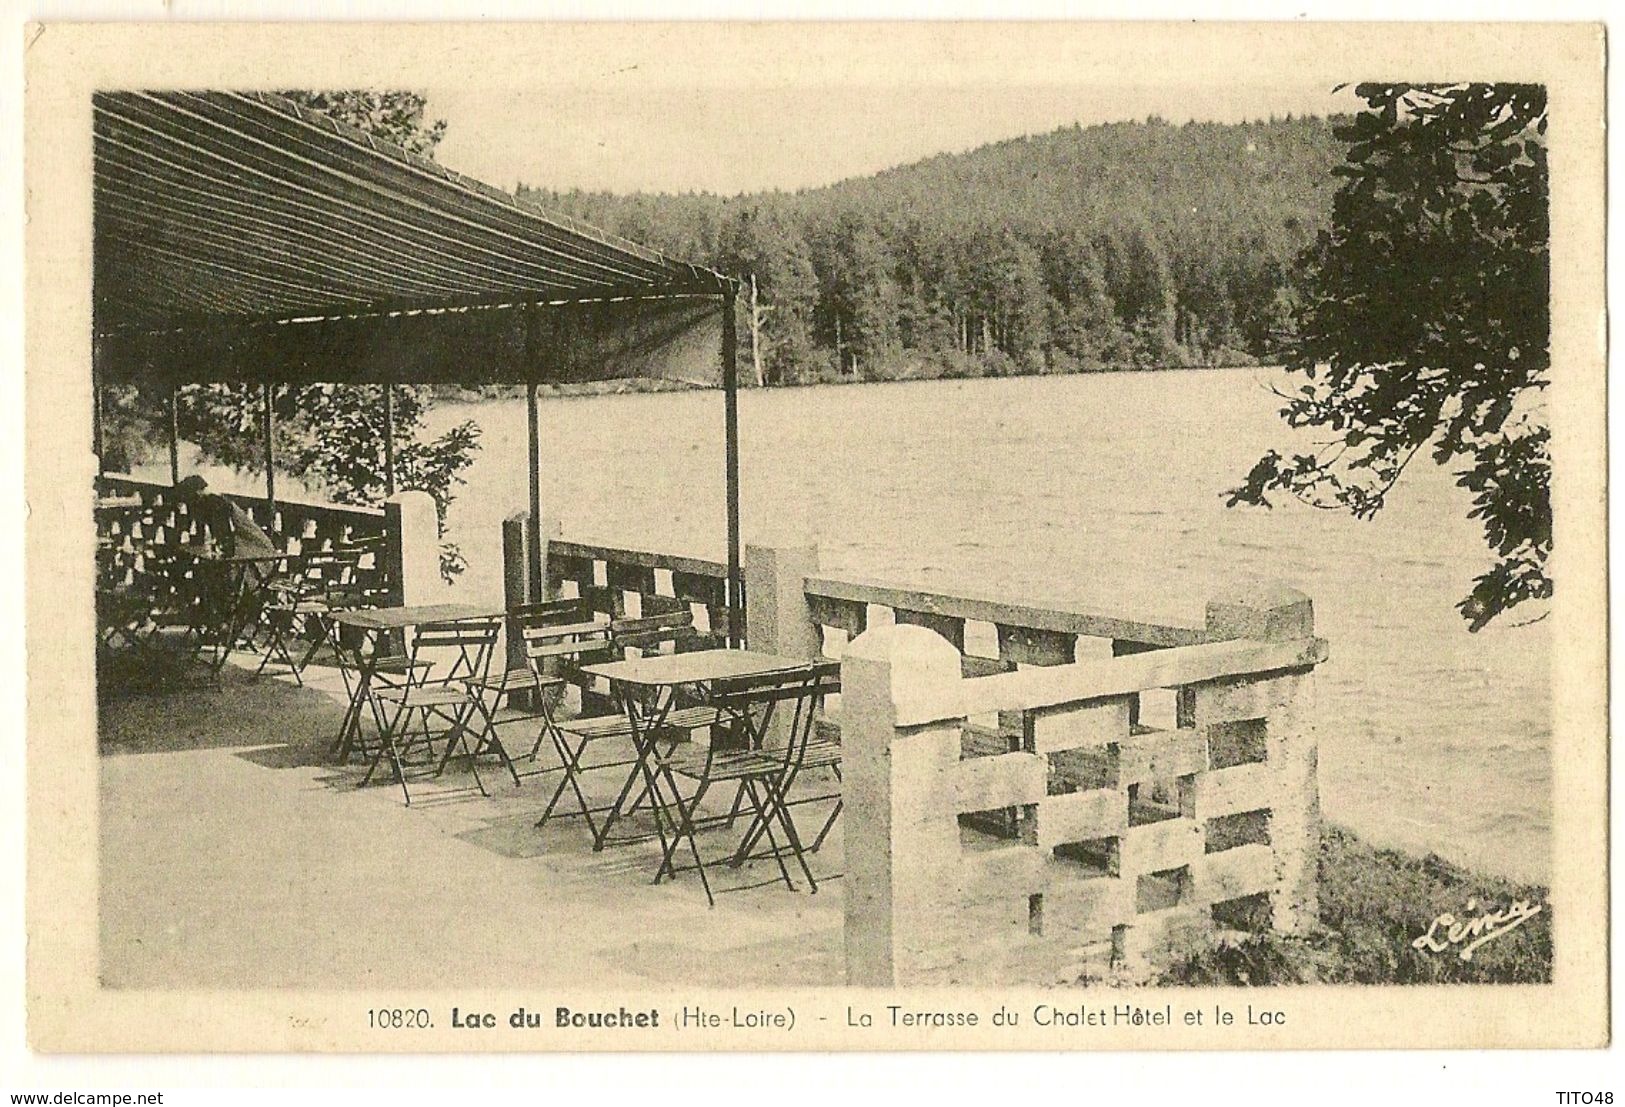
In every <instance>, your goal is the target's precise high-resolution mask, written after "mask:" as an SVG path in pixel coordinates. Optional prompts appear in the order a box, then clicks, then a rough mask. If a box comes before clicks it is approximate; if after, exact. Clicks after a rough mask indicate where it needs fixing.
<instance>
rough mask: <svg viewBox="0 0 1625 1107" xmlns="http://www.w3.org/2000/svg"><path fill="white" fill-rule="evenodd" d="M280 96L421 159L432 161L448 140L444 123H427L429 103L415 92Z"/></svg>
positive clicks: (297, 91)
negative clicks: (442, 144)
mask: <svg viewBox="0 0 1625 1107" xmlns="http://www.w3.org/2000/svg"><path fill="white" fill-rule="evenodd" d="M278 95H280V96H283V97H285V98H287V99H289V100H292V101H293V102H294V103H296V104H299V105H301V106H303V107H307V108H311V109H313V110H315V111H319V112H322V113H323V114H325V115H329V116H331V117H332V118H334V119H337V120H338V121H339V122H341V123H348V124H349V125H350V126H352V127H355V128H356V129H358V130H362V131H365V132H367V133H368V134H370V135H374V136H376V137H378V138H382V139H387V140H388V141H390V142H393V143H394V144H395V145H397V146H399V147H401V148H403V149H405V150H406V151H408V152H409V153H413V154H417V155H419V156H420V157H425V158H430V159H433V158H434V151H435V147H436V146H439V145H440V140H441V139H442V138H444V137H445V136H446V121H445V120H444V119H436V120H434V121H433V122H426V121H425V120H424V117H423V116H424V110H425V107H426V102H425V100H424V98H423V97H422V96H421V95H419V94H418V93H416V92H405V91H400V90H394V91H385V92H378V91H374V90H372V89H334V90H329V91H326V92H312V91H308V90H302V89H286V90H284V91H282V92H280V93H278Z"/></svg>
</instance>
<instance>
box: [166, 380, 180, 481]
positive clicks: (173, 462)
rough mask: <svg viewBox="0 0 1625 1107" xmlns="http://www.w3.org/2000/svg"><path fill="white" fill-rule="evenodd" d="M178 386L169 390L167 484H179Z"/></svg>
mask: <svg viewBox="0 0 1625 1107" xmlns="http://www.w3.org/2000/svg"><path fill="white" fill-rule="evenodd" d="M180 393H181V390H180V386H179V385H173V386H171V387H170V389H169V483H170V484H179V483H180V482H181V404H180Z"/></svg>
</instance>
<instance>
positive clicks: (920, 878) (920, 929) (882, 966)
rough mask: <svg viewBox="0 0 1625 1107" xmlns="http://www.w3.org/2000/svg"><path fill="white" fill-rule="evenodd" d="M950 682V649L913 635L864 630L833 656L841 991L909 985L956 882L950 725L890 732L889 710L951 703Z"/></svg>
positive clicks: (953, 664)
mask: <svg viewBox="0 0 1625 1107" xmlns="http://www.w3.org/2000/svg"><path fill="white" fill-rule="evenodd" d="M960 679H961V676H960V664H959V651H958V650H956V649H954V647H953V646H952V645H951V644H949V642H948V641H947V640H946V639H944V638H943V637H942V636H941V635H939V634H935V633H933V632H932V631H929V630H926V629H925V628H923V627H916V626H906V625H903V626H889V627H876V628H875V629H873V630H869V631H865V632H864V633H863V634H860V635H859V636H858V637H857V638H856V639H854V640H853V641H852V643H851V644H850V645H849V646H848V647H847V650H846V654H845V656H844V657H843V658H842V662H841V691H842V694H841V735H842V737H841V742H842V780H843V786H842V791H843V792H844V793H845V799H846V808H845V812H844V814H843V816H842V817H843V819H844V820H845V822H844V826H843V829H842V835H843V837H844V840H845V843H846V925H845V936H846V977H847V983H848V984H852V985H857V986H862V987H892V986H896V985H902V984H910V983H918V982H920V980H921V976H922V972H923V971H924V970H925V968H926V967H927V965H928V963H929V960H930V955H929V952H928V941H929V938H930V935H931V932H932V930H933V929H934V928H935V927H937V926H939V925H940V924H941V922H942V914H943V912H944V910H945V909H947V907H948V906H949V905H948V902H947V900H948V898H949V897H950V896H952V895H953V894H954V891H955V889H957V887H958V885H959V880H958V876H959V866H960V846H959V826H958V820H957V818H956V816H955V813H954V810H955V795H954V779H953V776H952V772H953V769H954V767H955V766H956V765H957V764H958V762H959V731H960V723H961V722H962V720H957V719H950V720H946V721H943V722H940V723H933V724H931V725H928V726H920V727H910V728H900V727H898V726H897V725H896V718H897V715H896V704H897V703H898V701H899V700H900V699H903V698H905V697H908V696H912V695H916V694H940V693H947V694H952V686H953V685H956V684H958V682H959V681H960Z"/></svg>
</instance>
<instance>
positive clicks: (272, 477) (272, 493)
mask: <svg viewBox="0 0 1625 1107" xmlns="http://www.w3.org/2000/svg"><path fill="white" fill-rule="evenodd" d="M260 401H261V404H262V406H263V407H264V409H265V503H266V506H268V507H269V508H270V509H271V511H272V512H273V514H274V513H275V511H276V449H275V447H274V446H273V444H272V440H273V438H274V437H275V434H276V416H275V415H273V414H272V413H271V382H270V381H266V382H265V383H264V384H262V385H260Z"/></svg>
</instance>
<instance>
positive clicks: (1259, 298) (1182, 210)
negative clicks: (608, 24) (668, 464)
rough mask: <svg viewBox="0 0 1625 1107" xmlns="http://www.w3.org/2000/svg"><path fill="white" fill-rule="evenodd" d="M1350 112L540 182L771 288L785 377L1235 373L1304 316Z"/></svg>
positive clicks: (759, 318) (682, 253) (600, 220)
mask: <svg viewBox="0 0 1625 1107" xmlns="http://www.w3.org/2000/svg"><path fill="white" fill-rule="evenodd" d="M1336 122H1337V121H1336V120H1327V119H1323V118H1318V117H1301V118H1290V117H1289V118H1287V119H1280V120H1269V121H1260V122H1255V123H1243V124H1216V123H1190V124H1185V125H1181V126H1174V125H1170V124H1168V123H1165V122H1162V121H1160V120H1157V119H1154V118H1153V119H1150V120H1147V121H1145V122H1137V123H1111V124H1105V125H1101V126H1093V127H1079V126H1073V127H1063V128H1061V129H1059V130H1056V131H1053V132H1050V133H1049V134H1043V135H1035V136H1028V137H1024V138H1016V139H1010V140H1008V141H1004V142H997V143H993V144H991V145H987V146H983V147H980V148H978V149H975V150H971V151H969V152H966V153H960V154H942V155H938V156H936V157H932V158H928V159H926V160H924V161H920V162H916V163H914V164H911V165H905V166H900V167H898V168H895V169H889V170H886V171H884V172H881V173H878V174H875V175H873V176H869V177H862V178H853V179H850V180H846V181H842V182H840V183H839V184H835V185H832V186H829V187H826V188H819V189H811V190H806V191H802V192H796V193H783V192H770V193H755V194H746V195H740V196H731V197H723V196H717V195H713V194H709V193H690V194H683V195H668V194H646V193H640V194H633V195H614V194H609V193H595V192H580V191H573V192H562V193H561V192H551V191H546V190H540V189H528V188H525V187H524V186H521V189H520V191H521V194H524V195H528V196H529V197H530V198H532V199H534V200H536V201H537V202H539V203H541V204H543V205H545V206H547V207H549V208H552V209H555V210H559V211H563V212H566V213H568V214H571V215H575V216H578V217H580V218H583V219H586V220H587V221H589V222H592V223H596V224H598V225H600V226H602V227H604V228H606V229H608V230H612V231H615V232H617V233H620V234H623V235H626V236H627V237H629V238H633V239H636V240H638V241H642V242H646V243H648V244H649V245H652V246H656V247H658V248H660V249H662V250H665V251H667V252H669V253H672V254H674V255H676V256H679V257H683V258H685V259H688V260H691V261H697V262H702V263H704V264H707V265H710V266H712V267H714V268H717V269H720V270H722V271H724V272H727V273H731V274H734V275H737V276H740V277H742V278H744V279H746V280H747V281H749V280H750V279H751V278H752V277H754V279H755V283H756V288H757V293H758V298H759V302H758V308H759V310H758V312H757V313H756V316H755V321H756V322H757V324H758V326H757V327H756V332H757V335H758V339H759V344H758V353H759V362H760V365H761V371H762V375H763V377H764V379H765V381H766V383H795V382H801V381H812V380H826V379H843V378H844V379H852V378H858V379H892V378H900V377H920V376H943V375H964V376H970V375H985V374H1003V373H1039V372H1076V371H1090V370H1100V369H1113V368H1132V367H1158V366H1170V365H1203V364H1235V363H1237V362H1244V361H1250V360H1256V359H1264V358H1269V357H1271V356H1273V355H1274V354H1275V353H1276V352H1277V351H1278V349H1279V343H1280V340H1281V337H1282V335H1283V334H1285V333H1287V329H1288V328H1289V326H1290V320H1291V313H1292V309H1293V306H1294V303H1295V299H1296V295H1297V290H1296V287H1295V285H1294V278H1293V268H1294V259H1295V258H1296V257H1297V255H1298V254H1299V252H1300V251H1301V250H1302V249H1303V247H1304V246H1306V245H1307V244H1308V243H1310V242H1311V241H1313V239H1314V237H1315V235H1316V234H1317V233H1318V232H1319V231H1320V229H1321V228H1322V227H1323V226H1324V224H1325V222H1326V219H1327V216H1328V212H1329V208H1330V203H1331V195H1332V192H1333V190H1334V188H1335V184H1336V178H1334V177H1333V176H1332V173H1331V170H1332V168H1333V167H1334V166H1335V165H1337V164H1338V163H1339V162H1340V161H1341V160H1342V159H1343V144H1342V143H1340V142H1339V141H1338V140H1337V139H1336V138H1334V137H1333V134H1332V128H1333V126H1334V125H1335V123H1336ZM741 319H742V327H743V329H742V332H741V333H742V334H743V335H744V336H745V337H746V338H747V339H748V338H749V336H750V334H751V331H752V327H751V323H752V317H751V314H750V312H749V310H748V302H747V303H746V304H744V305H743V306H742V307H741ZM748 364H749V363H748V362H747V365H748Z"/></svg>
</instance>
